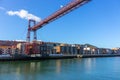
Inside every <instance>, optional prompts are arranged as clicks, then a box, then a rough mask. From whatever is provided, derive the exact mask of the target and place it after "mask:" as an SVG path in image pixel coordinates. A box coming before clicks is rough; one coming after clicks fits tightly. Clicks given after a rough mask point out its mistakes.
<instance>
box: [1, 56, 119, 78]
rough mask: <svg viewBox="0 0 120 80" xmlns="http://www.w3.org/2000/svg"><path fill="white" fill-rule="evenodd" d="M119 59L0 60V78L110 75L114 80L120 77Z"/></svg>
mask: <svg viewBox="0 0 120 80" xmlns="http://www.w3.org/2000/svg"><path fill="white" fill-rule="evenodd" d="M119 61H120V58H85V59H60V60H45V61H25V62H23V61H21V62H0V80H40V79H41V80H53V78H54V80H56V79H59V80H91V79H93V77H94V80H103V78H105V79H106V77H107V78H109V77H111V75H112V78H113V79H114V80H116V78H117V79H118V78H119V79H120V77H119V75H117V76H116V73H117V74H120V68H119V67H120V64H119ZM103 69H104V70H103ZM106 74H108V75H109V76H108V75H106ZM86 76H87V77H86ZM100 76H102V77H100ZM109 79H111V78H109ZM109 79H108V80H109Z"/></svg>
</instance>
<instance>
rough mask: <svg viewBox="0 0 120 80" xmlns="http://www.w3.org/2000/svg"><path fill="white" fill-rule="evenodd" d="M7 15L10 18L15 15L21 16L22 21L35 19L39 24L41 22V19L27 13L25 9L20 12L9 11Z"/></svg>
mask: <svg viewBox="0 0 120 80" xmlns="http://www.w3.org/2000/svg"><path fill="white" fill-rule="evenodd" d="M7 14H8V15H10V16H14V15H16V16H19V17H20V18H22V19H27V20H29V19H33V20H35V21H37V22H40V21H41V18H39V17H37V16H35V15H33V14H30V13H28V11H26V10H24V9H22V10H19V11H7Z"/></svg>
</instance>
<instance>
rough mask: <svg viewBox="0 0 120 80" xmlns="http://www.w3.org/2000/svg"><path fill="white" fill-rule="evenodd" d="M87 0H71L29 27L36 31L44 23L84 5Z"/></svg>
mask: <svg viewBox="0 0 120 80" xmlns="http://www.w3.org/2000/svg"><path fill="white" fill-rule="evenodd" d="M89 1H90V0H73V1H72V2H70V3H69V4H67V5H66V6H64V7H62V8H61V9H59V10H58V11H56V12H55V13H53V14H52V15H50V16H48V17H47V18H45V19H44V20H42V21H41V22H39V23H38V24H36V25H35V26H33V27H31V30H33V31H36V30H37V29H40V28H42V27H43V26H44V25H46V24H48V23H49V22H52V21H54V20H56V19H58V18H60V17H62V16H63V15H65V14H67V13H69V12H70V11H72V10H74V9H76V8H78V7H79V6H82V5H84V4H85V3H87V2H89Z"/></svg>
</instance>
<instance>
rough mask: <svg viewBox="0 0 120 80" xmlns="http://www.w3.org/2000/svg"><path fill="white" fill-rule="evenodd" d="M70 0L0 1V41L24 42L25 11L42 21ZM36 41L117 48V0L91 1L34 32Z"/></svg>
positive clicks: (119, 28) (119, 40) (119, 37)
mask: <svg viewBox="0 0 120 80" xmlns="http://www.w3.org/2000/svg"><path fill="white" fill-rule="evenodd" d="M70 1H72V0H34V1H33V0H0V40H26V33H27V26H28V20H27V19H26V17H20V16H18V15H17V14H16V15H8V12H9V11H13V12H14V11H16V12H20V11H21V10H25V11H27V13H28V14H32V15H34V16H36V17H39V18H40V19H44V18H46V17H47V16H49V15H50V14H52V13H53V12H55V11H57V10H58V9H59V8H60V6H61V5H65V4H67V3H68V2H70ZM37 36H38V39H39V40H42V41H50V42H62V43H71V44H74V43H78V44H85V43H89V44H93V45H95V46H98V47H106V48H112V47H120V0H92V1H91V2H89V3H88V4H85V5H84V6H82V7H79V8H78V9H76V10H74V11H72V12H70V13H69V14H67V15H65V16H63V17H61V18H59V19H57V20H55V21H54V22H51V23H50V24H48V25H46V26H44V27H43V28H41V29H39V30H38V31H37Z"/></svg>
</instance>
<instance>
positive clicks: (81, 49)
mask: <svg viewBox="0 0 120 80" xmlns="http://www.w3.org/2000/svg"><path fill="white" fill-rule="evenodd" d="M0 54H27V55H31V54H40V55H43V54H46V55H47V54H64V55H74V54H85V55H87V54H89V55H90V54H91V55H93V54H120V48H113V49H109V48H98V47H96V46H93V45H90V44H84V45H83V44H82V45H81V44H66V43H55V42H42V41H36V42H34V41H33V42H31V43H29V44H28V43H27V42H25V41H0Z"/></svg>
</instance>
